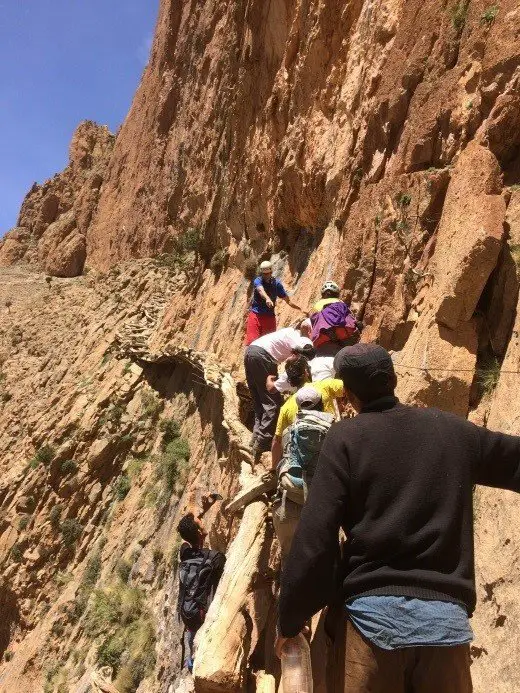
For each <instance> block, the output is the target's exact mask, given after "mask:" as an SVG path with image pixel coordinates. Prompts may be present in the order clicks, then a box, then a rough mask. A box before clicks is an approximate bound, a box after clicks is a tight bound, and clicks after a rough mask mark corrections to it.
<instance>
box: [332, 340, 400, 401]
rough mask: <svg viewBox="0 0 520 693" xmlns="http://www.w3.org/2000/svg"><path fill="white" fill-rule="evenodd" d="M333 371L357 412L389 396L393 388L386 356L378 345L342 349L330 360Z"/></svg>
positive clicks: (392, 374) (393, 380)
mask: <svg viewBox="0 0 520 693" xmlns="http://www.w3.org/2000/svg"><path fill="white" fill-rule="evenodd" d="M334 370H335V371H336V378H341V380H342V381H343V385H344V387H345V391H346V394H348V395H349V399H350V401H351V402H352V405H353V406H354V408H355V409H358V410H359V409H361V408H362V407H363V405H365V404H368V403H369V402H372V401H374V400H375V399H379V398H381V397H386V396H388V395H393V394H394V390H395V386H396V385H397V378H396V375H395V370H394V364H393V363H392V359H391V358H390V354H389V353H388V351H387V350H386V349H384V348H383V347H382V346H379V344H355V345H354V346H349V347H344V348H343V349H341V350H340V351H338V353H337V354H336V356H335V358H334ZM352 395H353V396H352Z"/></svg>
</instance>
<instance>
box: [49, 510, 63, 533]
mask: <svg viewBox="0 0 520 693" xmlns="http://www.w3.org/2000/svg"><path fill="white" fill-rule="evenodd" d="M61 511H62V507H61V505H60V504H59V503H57V504H56V505H55V506H53V507H52V508H51V511H50V513H49V520H50V521H51V527H52V528H53V530H54V531H55V532H57V531H58V530H59V528H60V519H61Z"/></svg>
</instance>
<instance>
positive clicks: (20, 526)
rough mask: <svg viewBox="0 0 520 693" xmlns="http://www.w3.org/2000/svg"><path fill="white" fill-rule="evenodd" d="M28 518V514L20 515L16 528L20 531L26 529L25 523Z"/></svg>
mask: <svg viewBox="0 0 520 693" xmlns="http://www.w3.org/2000/svg"><path fill="white" fill-rule="evenodd" d="M30 519H31V516H30V515H22V516H21V518H20V521H19V522H18V529H19V530H20V531H23V530H24V529H26V528H27V525H28V524H29V520H30Z"/></svg>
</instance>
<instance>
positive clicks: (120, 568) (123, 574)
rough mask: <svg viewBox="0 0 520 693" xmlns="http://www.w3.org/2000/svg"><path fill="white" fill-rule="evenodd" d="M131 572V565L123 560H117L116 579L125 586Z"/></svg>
mask: <svg viewBox="0 0 520 693" xmlns="http://www.w3.org/2000/svg"><path fill="white" fill-rule="evenodd" d="M131 571H132V566H131V564H130V563H129V562H128V561H125V559H124V558H120V559H119V560H118V562H117V563H116V573H117V577H118V578H119V579H120V580H121V582H122V583H124V584H125V585H126V583H127V582H128V578H129V577H130V573H131Z"/></svg>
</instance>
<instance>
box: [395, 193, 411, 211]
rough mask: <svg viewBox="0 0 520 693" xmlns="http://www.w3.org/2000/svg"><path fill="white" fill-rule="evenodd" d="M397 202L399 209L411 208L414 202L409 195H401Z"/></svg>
mask: <svg viewBox="0 0 520 693" xmlns="http://www.w3.org/2000/svg"><path fill="white" fill-rule="evenodd" d="M396 200H397V204H398V205H399V207H401V208H403V207H409V206H410V204H411V202H412V196H411V195H409V194H408V193H399V195H398V196H397V198H396Z"/></svg>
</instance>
